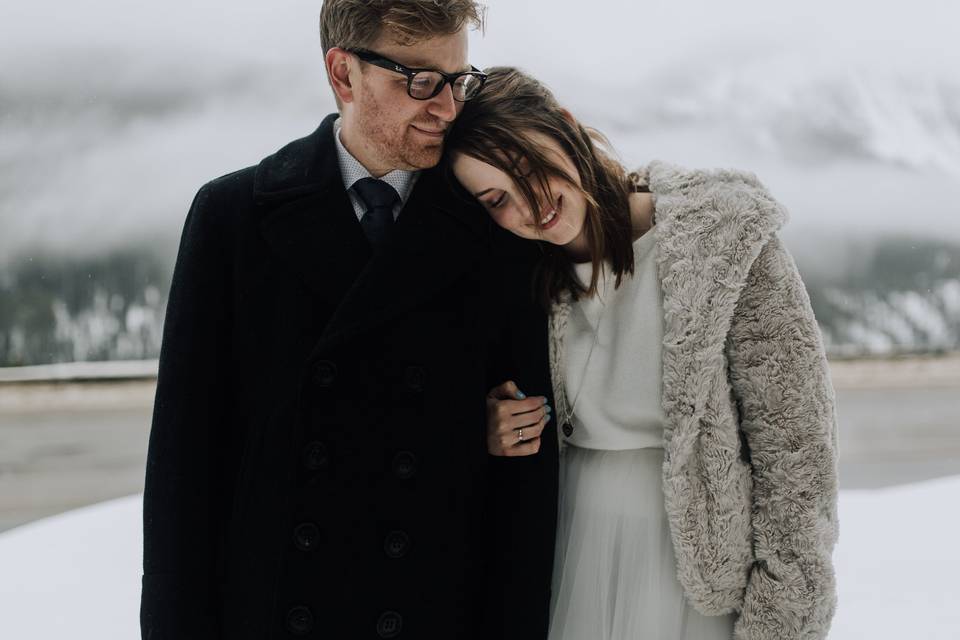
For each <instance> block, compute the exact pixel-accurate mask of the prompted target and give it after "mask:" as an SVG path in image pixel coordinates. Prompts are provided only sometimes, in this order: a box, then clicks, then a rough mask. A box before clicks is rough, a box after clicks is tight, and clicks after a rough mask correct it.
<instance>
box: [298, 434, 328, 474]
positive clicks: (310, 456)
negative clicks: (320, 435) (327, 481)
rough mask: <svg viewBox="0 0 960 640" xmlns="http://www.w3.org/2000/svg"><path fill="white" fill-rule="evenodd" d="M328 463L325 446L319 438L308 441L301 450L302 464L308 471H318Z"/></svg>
mask: <svg viewBox="0 0 960 640" xmlns="http://www.w3.org/2000/svg"><path fill="white" fill-rule="evenodd" d="M329 463H330V455H329V454H328V453H327V446H326V445H325V444H323V443H322V442H320V441H319V440H314V441H313V442H311V443H309V444H308V445H307V447H306V449H304V451H303V465H304V466H305V467H306V468H307V469H309V470H310V471H318V470H320V469H323V468H325V467H326V466H327V465H328V464H329Z"/></svg>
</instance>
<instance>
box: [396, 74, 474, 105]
mask: <svg viewBox="0 0 960 640" xmlns="http://www.w3.org/2000/svg"><path fill="white" fill-rule="evenodd" d="M442 82H443V76H441V75H440V74H439V73H436V72H434V71H418V72H417V73H415V74H414V75H413V78H412V79H411V80H410V95H411V96H412V97H414V98H416V99H418V100H426V99H428V98H432V97H433V96H434V95H436V94H437V93H439V91H438V87H439V85H440V84H441V83H442ZM480 86H481V83H480V80H479V78H477V76H474V75H462V76H460V77H458V78H457V79H456V81H455V82H454V83H453V98H454V100H459V101H461V102H462V101H464V100H469V99H470V98H472V97H473V96H474V95H476V93H477V90H478V89H480Z"/></svg>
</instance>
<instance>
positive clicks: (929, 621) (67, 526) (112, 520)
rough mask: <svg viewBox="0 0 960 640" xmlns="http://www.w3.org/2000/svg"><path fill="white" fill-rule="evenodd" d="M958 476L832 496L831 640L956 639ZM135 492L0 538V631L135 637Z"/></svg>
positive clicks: (25, 638) (30, 635) (959, 630)
mask: <svg viewBox="0 0 960 640" xmlns="http://www.w3.org/2000/svg"><path fill="white" fill-rule="evenodd" d="M958 497H960V476H957V477H951V478H943V479H940V480H935V481H930V482H924V483H919V484H912V485H904V486H900V487H896V488H891V489H884V490H879V491H844V492H841V495H840V543H839V545H838V546H837V550H836V553H835V554H834V558H835V562H836V568H837V579H838V583H839V592H840V606H839V609H838V611H837V615H836V618H835V619H834V623H833V630H832V631H831V633H830V639H831V640H860V639H863V638H869V639H870V640H903V639H904V638H923V639H924V640H956V639H957V638H958V637H960V607H958V606H957V603H958V602H960V582H958V581H957V579H956V576H958V575H960V553H958V552H957V547H956V536H957V531H958V525H960V515H958V513H957V510H956V508H955V506H956V504H957V498H958ZM140 509H141V495H139V494H137V495H132V496H128V497H125V498H120V499H117V500H111V501H109V502H103V503H100V504H97V505H93V506H90V507H85V508H83V509H78V510H76V511H71V512H68V513H64V514H61V515H58V516H54V517H51V518H47V519H44V520H40V521H37V522H34V523H31V524H29V525H25V526H23V527H19V528H17V529H13V530H11V531H8V532H5V533H3V534H0V568H2V571H0V638H16V639H17V640H34V639H36V640H48V639H50V638H60V637H64V638H67V637H68V638H71V640H88V639H89V640H114V639H116V640H129V639H131V638H136V637H139V631H138V621H137V615H138V608H139V597H140V561H141V530H140Z"/></svg>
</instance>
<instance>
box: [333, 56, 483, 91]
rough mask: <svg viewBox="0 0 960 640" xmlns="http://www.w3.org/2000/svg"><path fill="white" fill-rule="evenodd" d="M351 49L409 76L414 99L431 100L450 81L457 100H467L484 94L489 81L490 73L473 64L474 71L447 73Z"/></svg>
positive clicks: (374, 62)
mask: <svg viewBox="0 0 960 640" xmlns="http://www.w3.org/2000/svg"><path fill="white" fill-rule="evenodd" d="M348 51H349V52H350V53H352V54H354V55H355V56H357V57H358V58H360V59H361V60H363V61H364V62H367V63H369V64H372V65H374V66H376V67H380V68H381V69H387V70H388V71H395V72H397V73H402V74H403V75H405V76H407V94H408V95H409V96H410V97H411V98H413V99H414V100H429V99H430V98H432V97H434V96H435V95H437V94H438V93H440V92H441V91H443V87H444V85H446V84H447V83H450V87H451V90H452V91H453V99H454V100H456V101H457V102H466V101H467V100H469V99H470V98H475V97H476V96H477V94H478V93H480V89H481V88H482V87H483V83H484V82H486V81H487V75H486V74H485V73H483V72H482V71H480V70H479V69H477V68H476V67H470V69H471V70H470V71H461V72H460V73H444V72H443V71H437V70H436V69H416V68H410V67H405V66H403V65H402V64H400V63H399V62H396V61H394V60H391V59H390V58H384V57H383V56H382V55H380V54H379V53H374V52H372V51H365V50H363V49H348Z"/></svg>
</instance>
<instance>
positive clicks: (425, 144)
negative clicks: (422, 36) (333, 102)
mask: <svg viewBox="0 0 960 640" xmlns="http://www.w3.org/2000/svg"><path fill="white" fill-rule="evenodd" d="M370 50H371V51H373V52H375V53H378V54H380V55H382V56H384V57H386V58H390V59H391V60H395V61H396V62H399V63H400V64H402V65H404V66H407V67H413V68H428V69H437V70H439V71H444V72H446V73H456V72H459V71H469V69H470V65H469V64H467V31H466V29H461V30H460V31H459V32H457V33H455V34H452V35H448V36H439V37H435V38H430V39H429V40H424V41H423V42H419V43H417V44H414V45H409V46H401V45H398V44H396V43H394V42H392V41H391V40H390V39H389V38H388V37H386V36H381V38H380V39H379V40H378V41H377V42H376V43H374V45H373V46H371V47H370ZM357 62H358V66H359V71H360V73H359V74H358V76H357V77H358V79H359V82H354V94H353V101H352V102H350V103H349V104H347V105H344V106H345V108H344V110H343V118H344V127H345V128H349V129H350V132H349V136H350V138H351V140H352V141H353V142H354V143H355V144H357V145H360V146H362V147H363V149H364V155H365V156H366V162H365V164H372V165H374V166H373V167H370V166H368V167H367V168H368V169H370V170H371V171H374V169H378V170H380V171H383V172H384V173H386V172H389V171H392V170H394V169H404V170H407V171H415V170H418V169H426V168H429V167H433V166H435V165H436V164H437V163H438V162H440V155H441V152H442V150H443V140H444V135H445V131H446V130H447V128H448V127H449V126H450V124H452V123H453V121H454V119H455V118H456V117H457V115H459V113H460V110H461V108H462V106H463V105H462V103H460V102H456V101H454V99H453V94H452V92H451V88H450V85H449V84H447V85H445V86H444V87H443V90H442V91H441V92H440V93H439V94H438V95H436V96H434V97H433V98H430V99H429V100H414V99H413V98H411V97H410V96H409V95H408V94H407V77H406V76H405V75H403V74H401V73H397V72H395V71H390V70H388V69H383V68H381V67H377V66H374V65H370V64H366V63H363V62H359V61H357ZM351 76H353V74H351Z"/></svg>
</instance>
